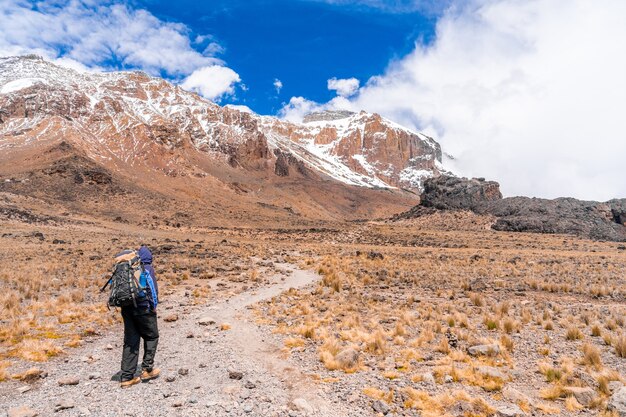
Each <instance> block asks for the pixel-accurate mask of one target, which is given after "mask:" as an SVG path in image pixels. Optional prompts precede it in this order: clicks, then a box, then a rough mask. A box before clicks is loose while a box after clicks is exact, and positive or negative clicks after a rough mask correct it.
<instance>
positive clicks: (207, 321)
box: [198, 316, 215, 326]
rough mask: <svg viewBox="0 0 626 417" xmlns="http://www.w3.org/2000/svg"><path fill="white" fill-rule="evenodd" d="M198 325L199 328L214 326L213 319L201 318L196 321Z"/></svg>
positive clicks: (208, 317)
mask: <svg viewBox="0 0 626 417" xmlns="http://www.w3.org/2000/svg"><path fill="white" fill-rule="evenodd" d="M198 324H199V325H201V326H210V325H212V324H215V319H214V318H213V317H210V316H203V317H200V318H199V319H198Z"/></svg>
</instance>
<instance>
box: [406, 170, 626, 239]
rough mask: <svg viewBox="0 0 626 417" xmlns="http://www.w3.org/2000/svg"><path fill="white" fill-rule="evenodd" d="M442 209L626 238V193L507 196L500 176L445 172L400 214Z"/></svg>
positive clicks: (499, 224) (499, 223)
mask: <svg viewBox="0 0 626 417" xmlns="http://www.w3.org/2000/svg"><path fill="white" fill-rule="evenodd" d="M433 209H437V210H469V211H473V212H475V213H477V214H483V215H492V216H494V217H496V221H495V223H494V224H493V226H492V228H493V229H494V230H500V231H509V232H532V233H551V234H554V233H562V234H572V235H577V236H581V237H584V238H590V239H597V240H612V241H626V227H625V225H624V222H625V221H626V199H619V200H611V201H608V202H605V203H600V202H597V201H581V200H577V199H575V198H557V199H554V200H548V199H543V198H529V197H508V198H502V194H501V193H500V186H499V184H498V183H497V182H495V181H485V180H484V179H482V178H479V179H476V178H474V179H467V178H456V177H450V176H445V175H444V176H441V177H438V178H432V179H429V180H427V181H426V182H425V184H424V193H423V194H422V196H421V203H420V205H419V206H416V207H414V208H412V209H411V210H409V211H407V212H405V213H402V214H400V215H398V216H396V217H395V218H394V219H395V220H399V219H407V218H413V217H419V216H423V215H426V214H430V213H432V212H433Z"/></svg>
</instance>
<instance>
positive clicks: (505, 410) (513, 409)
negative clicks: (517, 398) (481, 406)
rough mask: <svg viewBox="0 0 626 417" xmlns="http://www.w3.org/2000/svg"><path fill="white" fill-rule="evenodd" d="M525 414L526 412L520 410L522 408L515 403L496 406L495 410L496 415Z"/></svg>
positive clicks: (508, 416) (511, 415)
mask: <svg viewBox="0 0 626 417" xmlns="http://www.w3.org/2000/svg"><path fill="white" fill-rule="evenodd" d="M525 414H526V413H524V411H522V409H521V408H519V407H518V406H517V405H515V404H508V405H504V406H501V407H498V409H497V410H496V415H497V416H498V417H518V416H523V415H525Z"/></svg>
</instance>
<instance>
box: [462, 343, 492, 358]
mask: <svg viewBox="0 0 626 417" xmlns="http://www.w3.org/2000/svg"><path fill="white" fill-rule="evenodd" d="M467 353H469V354H470V355H471V356H495V355H498V354H499V353H500V346H499V345H497V344H490V345H476V346H470V347H469V348H468V349H467Z"/></svg>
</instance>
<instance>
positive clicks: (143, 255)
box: [137, 246, 159, 308]
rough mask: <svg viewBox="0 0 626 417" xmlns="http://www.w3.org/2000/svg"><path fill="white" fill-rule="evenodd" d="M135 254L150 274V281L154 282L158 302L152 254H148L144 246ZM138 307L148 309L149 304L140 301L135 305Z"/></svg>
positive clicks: (148, 250) (148, 251)
mask: <svg viewBox="0 0 626 417" xmlns="http://www.w3.org/2000/svg"><path fill="white" fill-rule="evenodd" d="M137 254H138V255H139V259H140V260H141V263H142V265H143V267H144V269H145V270H146V271H147V272H148V273H149V274H150V276H151V277H152V281H153V282H154V290H155V292H156V294H157V300H158V295H159V286H158V284H157V277H156V273H155V272H154V268H153V267H152V252H150V249H148V248H147V247H146V246H142V247H140V248H139V250H138V251H137ZM137 306H138V307H143V308H146V307H148V308H149V307H150V302H149V301H148V300H145V301H141V302H139V303H138V304H137Z"/></svg>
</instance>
